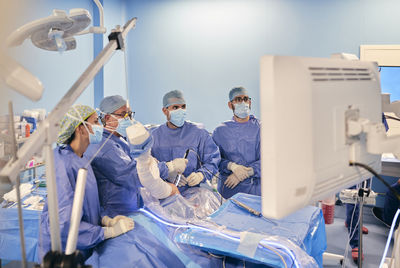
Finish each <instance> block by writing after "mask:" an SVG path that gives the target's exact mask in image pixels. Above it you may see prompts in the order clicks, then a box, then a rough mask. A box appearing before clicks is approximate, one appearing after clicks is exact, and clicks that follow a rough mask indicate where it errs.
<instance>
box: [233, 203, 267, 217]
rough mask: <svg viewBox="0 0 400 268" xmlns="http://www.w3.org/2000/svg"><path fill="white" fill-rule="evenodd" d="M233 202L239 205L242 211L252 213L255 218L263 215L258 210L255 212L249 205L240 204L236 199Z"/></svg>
mask: <svg viewBox="0 0 400 268" xmlns="http://www.w3.org/2000/svg"><path fill="white" fill-rule="evenodd" d="M231 201H232V202H233V203H234V204H235V205H237V206H238V207H239V208H242V209H244V210H246V211H247V212H250V213H251V214H253V215H254V216H256V217H262V214H261V212H260V211H257V210H255V209H253V208H251V207H249V206H248V205H246V204H243V203H242V202H240V201H237V200H236V199H231Z"/></svg>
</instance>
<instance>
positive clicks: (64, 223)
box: [56, 167, 104, 249]
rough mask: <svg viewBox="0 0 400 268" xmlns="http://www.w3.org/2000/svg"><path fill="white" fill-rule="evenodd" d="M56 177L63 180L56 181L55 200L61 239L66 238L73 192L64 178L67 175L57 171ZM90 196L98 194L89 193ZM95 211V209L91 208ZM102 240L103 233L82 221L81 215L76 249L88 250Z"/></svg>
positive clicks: (94, 226) (101, 230)
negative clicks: (57, 208)
mask: <svg viewBox="0 0 400 268" xmlns="http://www.w3.org/2000/svg"><path fill="white" fill-rule="evenodd" d="M56 176H57V177H60V176H62V177H63V178H59V179H57V199H58V205H59V222H60V231H61V235H62V237H63V239H64V238H65V239H66V238H67V235H68V231H69V225H70V220H71V212H72V203H73V200H74V190H73V188H72V186H71V184H70V182H69V180H68V179H67V178H66V177H67V176H68V175H67V174H66V173H64V172H63V170H60V169H57V167H56ZM90 194H96V195H97V194H98V193H97V191H96V193H90ZM93 209H96V208H93ZM103 240H104V231H103V229H102V228H101V226H99V225H94V224H91V223H89V222H85V221H83V215H82V218H81V222H80V224H79V230H78V241H77V248H78V249H88V248H92V247H94V246H96V245H97V244H99V243H100V242H101V241H103Z"/></svg>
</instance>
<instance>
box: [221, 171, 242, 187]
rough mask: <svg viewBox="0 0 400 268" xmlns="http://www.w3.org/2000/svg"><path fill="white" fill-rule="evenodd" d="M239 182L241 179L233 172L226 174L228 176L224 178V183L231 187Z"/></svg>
mask: <svg viewBox="0 0 400 268" xmlns="http://www.w3.org/2000/svg"><path fill="white" fill-rule="evenodd" d="M240 182H241V180H239V179H238V177H237V176H236V175H235V173H232V174H231V175H229V176H228V178H226V180H225V183H224V184H225V185H226V187H228V188H230V189H233V188H235V187H236V186H237V185H238V184H239V183H240Z"/></svg>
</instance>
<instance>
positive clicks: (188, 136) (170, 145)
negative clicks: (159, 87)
mask: <svg viewBox="0 0 400 268" xmlns="http://www.w3.org/2000/svg"><path fill="white" fill-rule="evenodd" d="M162 112H163V113H164V115H165V117H166V119H167V122H166V123H165V124H162V125H160V126H159V127H157V128H156V129H154V130H153V131H152V135H153V137H154V145H153V147H152V150H151V153H152V155H153V156H154V157H155V158H156V159H158V161H160V163H159V168H160V174H161V178H163V179H166V180H168V181H170V182H175V180H176V178H177V175H178V174H182V175H181V176H180V180H179V182H175V183H177V184H178V186H179V191H180V192H183V191H185V190H187V189H188V188H189V187H194V186H198V185H199V184H200V183H201V182H204V181H205V180H210V179H211V178H212V177H213V175H215V174H216V173H217V172H218V163H219V161H220V155H219V150H218V147H217V146H216V145H215V143H214V141H213V140H212V138H211V136H210V135H209V133H208V132H207V131H206V130H205V129H203V128H201V127H200V126H199V125H198V124H195V123H192V122H189V121H186V101H185V99H184V97H183V94H182V92H181V91H179V90H173V91H170V92H168V93H166V94H165V95H164V97H163V108H162ZM186 153H188V154H187V156H186V158H187V160H188V162H187V164H186V163H185V162H183V161H182V157H184V156H185V155H186Z"/></svg>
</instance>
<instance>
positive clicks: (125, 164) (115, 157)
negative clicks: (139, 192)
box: [92, 145, 138, 189]
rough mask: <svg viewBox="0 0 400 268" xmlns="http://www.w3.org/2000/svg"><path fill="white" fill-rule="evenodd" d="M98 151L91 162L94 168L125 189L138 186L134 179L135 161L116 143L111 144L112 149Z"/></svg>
mask: <svg viewBox="0 0 400 268" xmlns="http://www.w3.org/2000/svg"><path fill="white" fill-rule="evenodd" d="M100 153H101V155H100V154H99V156H97V157H96V158H95V159H94V160H93V162H92V166H94V168H96V169H98V170H99V171H100V172H101V173H102V174H103V175H104V176H105V177H107V179H108V180H110V181H111V182H112V183H114V184H116V185H119V186H123V187H125V188H127V189H136V188H137V187H138V185H137V182H136V180H135V178H136V162H135V161H132V159H131V158H130V156H129V155H127V154H126V153H125V152H124V151H123V150H122V149H120V148H119V147H117V146H116V145H113V147H112V150H109V151H107V152H100Z"/></svg>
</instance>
